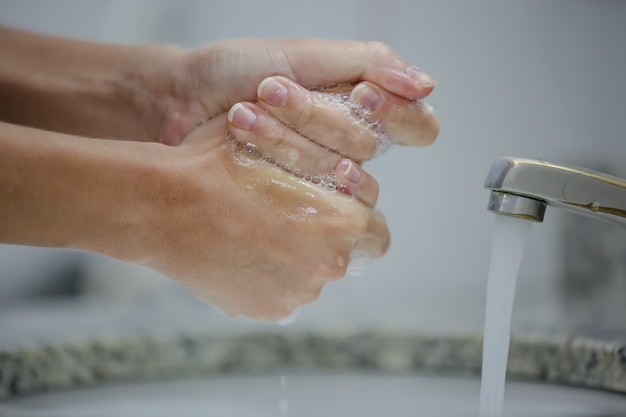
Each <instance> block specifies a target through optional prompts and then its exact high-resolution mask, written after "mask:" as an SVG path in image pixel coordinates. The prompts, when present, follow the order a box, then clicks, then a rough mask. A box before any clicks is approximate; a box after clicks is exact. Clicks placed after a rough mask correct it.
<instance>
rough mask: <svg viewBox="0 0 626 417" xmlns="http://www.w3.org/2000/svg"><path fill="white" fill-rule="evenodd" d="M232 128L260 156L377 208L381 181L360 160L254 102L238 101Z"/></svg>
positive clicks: (230, 117)
mask: <svg viewBox="0 0 626 417" xmlns="http://www.w3.org/2000/svg"><path fill="white" fill-rule="evenodd" d="M227 119H228V131H229V133H230V134H231V135H232V136H233V137H234V138H235V139H236V140H237V141H239V142H241V143H242V144H244V145H245V146H247V148H248V149H249V150H251V151H253V152H254V153H255V154H256V155H257V156H264V157H265V159H266V160H267V161H269V162H272V163H275V164H276V165H277V166H279V167H281V168H282V169H284V170H285V171H287V172H289V173H292V174H294V175H295V176H297V177H300V178H304V179H306V180H308V181H311V182H313V183H320V182H323V183H324V184H327V185H331V186H336V188H337V189H338V190H339V191H340V192H343V193H346V194H349V195H352V196H354V197H355V198H357V199H359V200H360V201H362V202H363V203H364V204H366V205H368V206H370V207H373V206H374V205H375V204H376V200H377V199H378V192H379V188H378V183H377V182H376V180H375V179H374V177H372V176H371V175H369V174H368V173H367V172H365V171H364V170H363V169H362V168H361V167H360V166H359V165H358V164H357V163H355V162H352V161H351V160H350V159H347V158H342V157H341V155H339V154H337V153H335V152H330V151H329V150H328V149H325V148H323V147H320V146H318V145H317V144H315V143H314V142H312V141H310V140H309V139H307V138H305V137H303V136H300V135H299V134H298V133H296V132H294V131H293V130H292V129H289V128H288V127H286V126H285V125H283V124H282V123H280V122H279V121H277V120H276V119H275V118H273V117H271V116H269V115H268V114H267V113H265V111H264V110H263V109H261V108H259V107H258V106H256V105H254V104H251V103H238V104H236V105H234V106H233V107H232V108H231V110H230V111H229V113H228V118H227Z"/></svg>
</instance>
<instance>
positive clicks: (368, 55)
mask: <svg viewBox="0 0 626 417" xmlns="http://www.w3.org/2000/svg"><path fill="white" fill-rule="evenodd" d="M277 75H278V76H283V77H285V78H286V79H289V80H293V83H289V82H288V81H287V80H285V78H277V80H278V81H279V82H280V84H282V86H283V87H284V88H286V89H287V92H289V93H290V95H289V99H294V100H298V99H300V98H301V97H302V94H296V92H297V90H298V88H299V86H301V87H302V88H304V89H315V88H321V87H326V86H329V85H341V84H351V85H352V86H354V85H356V84H358V83H361V84H358V85H356V87H355V90H354V93H353V99H355V100H356V101H357V102H359V103H361V104H362V105H363V106H364V107H366V108H368V109H370V110H372V117H373V118H375V119H376V120H378V121H380V122H381V123H382V124H383V125H384V126H385V129H386V131H387V132H388V133H389V134H390V135H391V136H393V137H394V139H395V140H396V141H398V142H399V143H403V144H408V145H425V144H430V143H431V142H432V141H433V140H434V139H435V137H436V136H437V133H438V124H437V120H436V118H435V117H434V115H433V114H432V113H431V112H429V111H427V109H426V107H423V106H415V102H416V100H420V99H423V98H425V97H426V96H428V95H429V94H430V93H431V91H432V90H433V87H434V85H435V83H434V81H433V80H432V78H430V76H428V75H427V74H425V73H424V72H422V71H420V70H419V69H417V68H416V67H413V66H411V65H409V64H407V63H406V62H405V61H404V60H402V59H401V58H399V57H398V56H397V55H396V54H395V52H394V51H393V50H392V49H391V48H390V47H389V46H387V45H385V44H382V43H378V42H355V41H332V40H321V39H286V40H229V41H222V42H216V43H213V44H209V45H207V46H204V47H201V48H198V49H195V50H191V51H183V50H179V49H173V50H170V51H168V53H164V54H163V55H162V56H161V57H160V58H159V61H158V65H154V66H153V67H152V70H151V77H150V79H151V81H150V82H151V83H152V84H151V88H153V90H155V91H153V94H154V95H155V97H157V99H159V100H160V104H159V106H158V108H159V109H160V112H161V113H162V116H161V117H160V119H161V120H162V122H161V123H160V125H159V126H158V129H159V132H158V133H157V136H158V138H157V140H158V141H160V142H162V143H165V144H169V145H176V144H178V143H180V140H181V139H182V138H184V137H185V135H186V134H187V133H189V132H190V131H191V130H192V129H193V128H194V127H195V126H197V124H199V123H201V122H202V121H204V120H207V119H211V118H213V117H216V116H217V115H219V114H222V113H224V112H226V111H228V110H229V109H230V108H231V107H232V106H233V105H234V104H236V103H238V102H242V101H247V102H255V101H256V100H257V86H258V85H259V83H261V81H262V80H264V79H265V78H267V77H269V76H277ZM352 86H351V87H352ZM364 87H369V88H364ZM268 91H269V89H268ZM272 91H273V92H274V97H273V98H274V99H276V98H277V97H276V90H275V89H274V90H272ZM283 93H285V91H284V90H283ZM269 95H270V96H271V95H272V93H270V94H269ZM279 95H280V93H279ZM261 99H262V100H263V101H264V104H266V105H272V104H273V103H272V97H266V98H264V97H263V96H262V97H261ZM290 104H297V103H290ZM266 107H267V106H266ZM279 107H281V106H280V105H278V106H276V105H274V106H273V107H272V109H271V112H273V113H275V114H277V115H278V116H280V114H279V113H280V108H279ZM284 108H293V106H287V107H284ZM304 108H306V107H304ZM297 117H299V120H302V119H303V118H306V117H307V114H306V113H304V114H299V115H297ZM329 117H335V118H336V117H337V116H336V115H329ZM312 122H313V121H312ZM148 129H150V130H152V129H154V127H153V126H150V127H148V126H146V130H148ZM323 145H325V146H326V145H327V146H329V147H336V145H337V144H336V143H323ZM351 146H352V145H351ZM340 151H341V152H343V153H346V154H350V152H349V151H350V149H347V148H346V149H340ZM357 159H358V158H357Z"/></svg>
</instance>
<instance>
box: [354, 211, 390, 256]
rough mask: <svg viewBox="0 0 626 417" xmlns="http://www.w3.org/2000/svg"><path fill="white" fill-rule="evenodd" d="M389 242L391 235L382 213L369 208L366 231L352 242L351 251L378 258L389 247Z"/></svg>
mask: <svg viewBox="0 0 626 417" xmlns="http://www.w3.org/2000/svg"><path fill="white" fill-rule="evenodd" d="M390 242H391V236H390V235H389V229H388V228H387V223H386V222H385V218H384V217H383V215H382V213H381V212H380V211H377V210H371V209H370V213H369V216H368V221H367V226H366V231H365V233H363V234H362V235H361V236H360V237H359V238H358V239H357V240H356V242H355V243H354V247H353V251H358V252H359V253H361V254H363V255H366V256H370V257H372V258H380V257H381V256H383V255H384V254H385V253H386V252H387V249H389V244H390Z"/></svg>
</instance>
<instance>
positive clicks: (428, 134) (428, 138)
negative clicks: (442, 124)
mask: <svg viewBox="0 0 626 417" xmlns="http://www.w3.org/2000/svg"><path fill="white" fill-rule="evenodd" d="M422 131H423V132H424V134H423V135H422V143H424V145H430V144H432V143H433V142H434V141H435V140H436V139H437V136H439V121H438V120H437V118H436V117H434V116H433V115H430V116H429V117H427V118H426V119H425V120H424V123H423V129H422Z"/></svg>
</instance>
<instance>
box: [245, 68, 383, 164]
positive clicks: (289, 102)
mask: <svg viewBox="0 0 626 417" xmlns="http://www.w3.org/2000/svg"><path fill="white" fill-rule="evenodd" d="M257 95H258V98H259V102H260V103H261V105H262V106H263V107H264V108H265V109H266V111H267V112H268V113H269V114H271V115H272V116H274V117H275V118H277V119H279V120H281V121H283V122H285V123H286V124H287V125H289V126H291V127H292V128H293V129H294V130H296V131H297V132H299V133H300V134H302V135H303V136H305V137H308V138H310V139H311V140H313V141H315V142H317V143H319V144H321V145H322V146H324V147H327V148H329V149H333V150H335V151H337V152H338V153H341V154H344V155H346V156H348V157H349V158H350V159H352V160H354V161H357V162H361V161H365V160H368V159H371V158H372V156H374V154H375V153H376V147H377V137H376V134H375V132H374V131H372V130H371V129H369V128H368V126H367V122H366V121H364V120H359V119H357V118H355V117H354V116H353V115H352V113H351V112H352V109H350V107H349V105H343V104H340V103H331V102H330V101H329V100H327V99H326V98H324V97H323V96H322V95H321V94H319V93H315V92H311V91H308V90H306V89H305V88H303V87H301V86H299V85H298V84H296V83H294V82H293V81H291V80H288V79H287V78H284V77H269V78H266V79H265V80H263V81H262V82H261V83H260V84H259V87H258V89H257Z"/></svg>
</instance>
